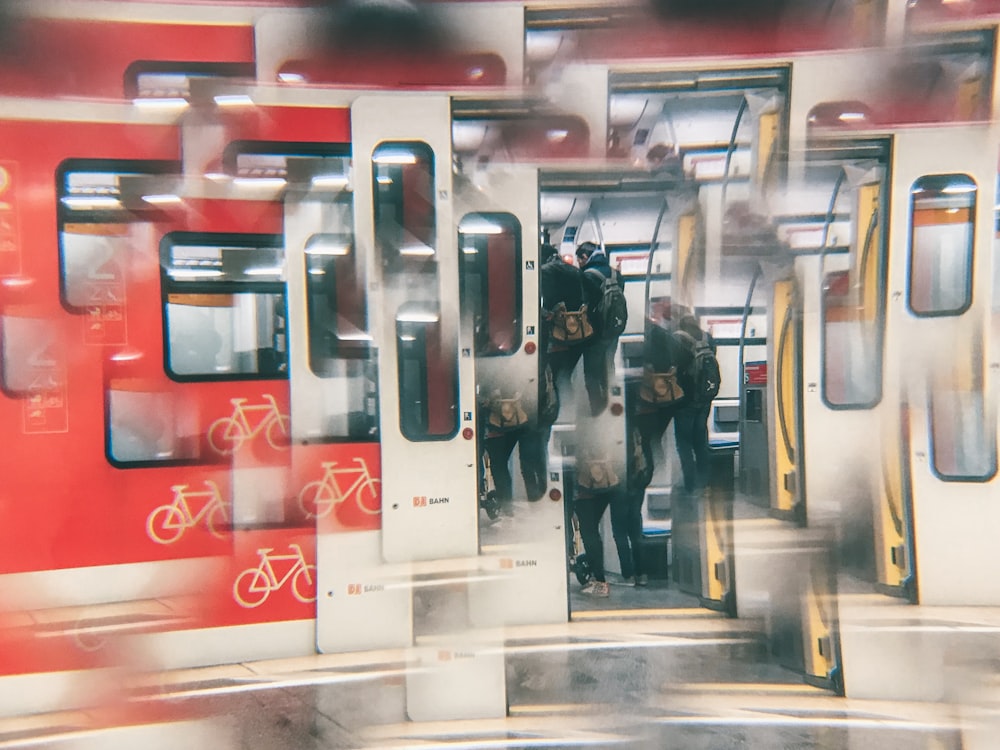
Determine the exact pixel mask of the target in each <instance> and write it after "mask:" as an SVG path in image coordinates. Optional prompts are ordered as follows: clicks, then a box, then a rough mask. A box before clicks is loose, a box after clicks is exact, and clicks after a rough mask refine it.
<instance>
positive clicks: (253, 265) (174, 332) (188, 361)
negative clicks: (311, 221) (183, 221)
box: [160, 232, 287, 380]
mask: <svg viewBox="0 0 1000 750" xmlns="http://www.w3.org/2000/svg"><path fill="white" fill-rule="evenodd" d="M160 263H161V269H162V279H163V294H164V310H165V315H164V320H165V326H166V336H165V340H166V367H167V371H168V372H169V373H170V375H171V376H172V377H174V378H175V379H178V380H205V379H227V378H247V377H262V378H263V377H267V378H275V377H285V376H286V371H287V346H286V343H285V284H284V280H283V274H284V270H283V265H282V264H283V249H282V245H281V237H280V236H272V235H224V234H220V235H211V234H194V233H188V232H174V233H172V234H168V235H167V236H166V237H164V238H163V241H162V242H161V245H160Z"/></svg>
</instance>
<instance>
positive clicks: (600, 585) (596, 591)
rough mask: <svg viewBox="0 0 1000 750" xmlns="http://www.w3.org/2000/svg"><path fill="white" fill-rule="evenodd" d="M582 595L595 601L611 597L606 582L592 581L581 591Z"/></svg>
mask: <svg viewBox="0 0 1000 750" xmlns="http://www.w3.org/2000/svg"><path fill="white" fill-rule="evenodd" d="M582 593H584V594H586V595H587V596H593V597H595V598H597V599H607V598H608V597H609V596H610V595H611V591H610V589H608V584H607V582H606V581H594V582H592V583H591V584H589V585H588V586H586V587H585V588H584V589H583V592H582Z"/></svg>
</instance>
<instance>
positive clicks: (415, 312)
mask: <svg viewBox="0 0 1000 750" xmlns="http://www.w3.org/2000/svg"><path fill="white" fill-rule="evenodd" d="M351 116H352V130H353V133H354V136H353V138H354V155H355V158H354V177H355V183H356V189H355V205H356V209H357V210H356V216H357V220H356V225H355V233H356V237H357V242H358V243H359V244H360V243H364V244H365V252H373V253H374V255H375V258H376V259H377V267H378V268H379V271H380V274H381V276H380V278H377V279H375V280H374V283H375V284H376V286H377V288H378V291H379V295H378V305H379V307H378V312H377V317H375V315H373V318H375V319H374V320H373V321H372V324H373V325H374V326H375V328H374V331H375V343H376V345H377V346H378V347H379V393H380V394H381V397H382V401H381V403H380V408H379V416H380V420H379V421H380V429H379V432H380V436H381V441H382V463H383V465H384V466H385V471H384V477H383V485H382V496H383V509H384V512H383V518H382V524H383V525H382V531H383V540H382V554H383V556H384V558H385V559H386V560H387V561H389V562H403V561H412V560H434V559H446V558H454V557H463V556H471V555H475V554H476V553H477V552H478V548H479V540H478V520H477V519H478V504H477V492H476V462H477V457H476V447H475V439H474V438H475V392H474V378H473V364H474V360H473V357H472V352H471V349H470V350H469V351H467V352H463V353H462V354H461V355H460V353H459V346H458V342H459V338H458V336H459V330H458V321H459V298H460V290H459V264H458V262H457V249H456V245H457V233H454V235H455V236H453V232H452V231H451V228H453V227H454V226H455V222H454V207H453V195H452V178H451V175H452V171H451V141H450V128H448V127H447V124H448V123H449V122H450V116H451V112H450V102H449V100H448V99H447V97H444V96H442V97H434V96H421V97H416V96H409V97H408V96H397V97H390V96H386V97H377V96H366V97H361V98H359V99H358V100H357V101H356V102H355V103H354V105H353V107H352V112H351Z"/></svg>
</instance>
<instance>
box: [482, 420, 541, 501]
mask: <svg viewBox="0 0 1000 750" xmlns="http://www.w3.org/2000/svg"><path fill="white" fill-rule="evenodd" d="M547 435H548V430H547V429H545V430H542V429H529V428H527V427H520V428H518V429H516V430H511V431H510V432H501V433H496V434H488V435H487V436H486V439H485V440H484V441H483V442H484V444H485V448H486V453H487V455H489V457H490V474H491V475H492V476H493V484H494V485H495V486H496V492H497V499H498V500H500V502H501V503H509V502H510V501H511V499H512V498H513V497H514V480H513V478H512V477H511V475H510V456H511V454H512V453H513V452H514V446H518V457H519V458H520V460H521V477H522V478H523V479H524V489H525V491H526V492H527V494H528V499H529V500H532V501H534V500H538V499H539V498H541V496H542V495H544V494H545V488H546V486H547V482H546V479H547V477H546V460H545V450H546V442H547V441H546V440H545V437H546V436H547Z"/></svg>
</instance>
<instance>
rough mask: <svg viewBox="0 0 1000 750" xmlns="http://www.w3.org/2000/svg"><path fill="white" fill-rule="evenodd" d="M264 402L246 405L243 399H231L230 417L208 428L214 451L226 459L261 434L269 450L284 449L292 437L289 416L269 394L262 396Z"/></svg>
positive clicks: (219, 420) (209, 440)
mask: <svg viewBox="0 0 1000 750" xmlns="http://www.w3.org/2000/svg"><path fill="white" fill-rule="evenodd" d="M264 401H265V403H263V404H247V403H246V402H247V399H245V398H233V399H230V402H231V403H232V405H233V413H232V414H231V415H230V416H228V417H220V418H219V419H217V420H215V421H214V422H212V424H211V426H210V427H209V428H208V442H209V444H210V445H211V446H212V448H213V450H215V451H216V452H217V453H221V454H222V455H224V456H227V455H229V454H231V453H235V452H236V451H238V450H239V449H240V448H241V447H242V446H243V444H244V443H246V442H248V441H250V440H253V439H254V438H255V437H257V436H258V435H260V434H261V433H263V434H264V437H265V439H266V440H267V443H268V445H270V446H271V447H272V448H274V449H276V450H277V449H281V448H287V447H288V443H289V438H290V436H291V426H290V421H289V418H288V415H287V414H282V413H281V411H280V410H279V409H278V403H277V401H275V399H274V396H272V395H271V394H269V393H265V394H264ZM251 415H253V417H251Z"/></svg>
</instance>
